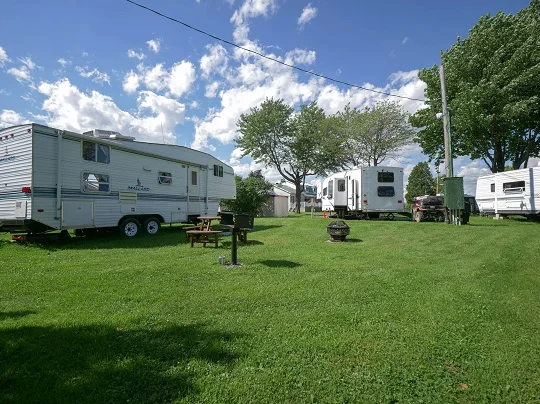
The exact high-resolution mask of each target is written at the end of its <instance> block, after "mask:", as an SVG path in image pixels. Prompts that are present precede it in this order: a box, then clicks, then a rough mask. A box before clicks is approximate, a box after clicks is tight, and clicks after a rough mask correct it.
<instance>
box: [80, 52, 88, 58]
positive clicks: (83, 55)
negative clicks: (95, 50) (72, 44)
mask: <svg viewBox="0 0 540 404" xmlns="http://www.w3.org/2000/svg"><path fill="white" fill-rule="evenodd" d="M81 56H82V57H83V58H85V57H88V56H89V54H88V52H83V53H81Z"/></svg>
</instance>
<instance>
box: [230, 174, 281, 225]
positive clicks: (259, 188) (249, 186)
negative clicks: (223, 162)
mask: <svg viewBox="0 0 540 404" xmlns="http://www.w3.org/2000/svg"><path fill="white" fill-rule="evenodd" d="M235 181H236V199H226V200H223V201H222V202H221V207H222V210H223V211H231V212H236V213H251V214H252V215H257V214H258V213H259V212H260V211H261V209H262V208H263V206H264V204H265V203H266V202H267V201H268V199H269V198H270V196H271V195H272V184H270V183H269V182H268V181H267V180H266V179H265V178H264V177H263V176H261V175H260V172H259V173H258V174H257V173H250V175H249V177H247V178H242V177H240V176H238V175H237V176H236V177H235Z"/></svg>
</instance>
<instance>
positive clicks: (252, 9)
mask: <svg viewBox="0 0 540 404" xmlns="http://www.w3.org/2000/svg"><path fill="white" fill-rule="evenodd" d="M277 8H278V7H277V1H276V0H245V1H244V3H243V4H242V6H240V8H239V9H238V10H236V11H235V12H234V14H233V16H232V17H231V22H232V23H234V25H235V30H234V33H233V37H234V40H235V41H236V42H243V43H245V42H246V41H247V38H248V34H249V25H248V20H249V19H250V18H255V17H258V16H261V15H262V16H264V17H268V16H269V15H270V14H273V13H274V12H275V11H276V10H277Z"/></svg>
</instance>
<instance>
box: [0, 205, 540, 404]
mask: <svg viewBox="0 0 540 404" xmlns="http://www.w3.org/2000/svg"><path fill="white" fill-rule="evenodd" d="M329 222H330V220H328V219H322V218H321V217H317V218H314V219H311V218H310V217H309V216H307V215H306V216H304V215H302V216H291V217H289V218H279V219H278V218H276V219H259V218H257V219H255V231H253V232H252V233H250V234H249V242H248V244H247V245H243V246H240V247H239V251H238V259H239V261H240V262H241V263H243V264H244V266H243V267H234V268H231V267H226V266H222V265H219V264H218V256H219V255H226V256H227V258H228V259H230V258H231V255H230V236H226V237H222V238H221V241H222V242H221V243H220V246H221V247H220V248H218V249H214V248H213V247H210V246H208V247H207V248H202V246H201V245H200V244H199V245H196V247H194V248H190V247H189V245H188V244H186V243H185V236H184V233H183V231H181V230H180V228H179V227H176V226H173V227H164V228H163V229H162V232H161V233H160V234H158V235H156V236H154V237H143V236H141V237H137V238H135V239H132V240H126V239H121V238H119V237H117V236H103V237H100V238H90V239H86V238H80V239H74V240H72V241H71V242H70V243H69V244H67V245H60V244H55V243H53V244H44V245H32V244H12V243H10V242H9V240H10V236H9V235H3V236H0V402H2V403H9V402H17V403H22V402H40V403H42V402H55V403H58V402H69V403H75V402H77V403H80V402H111V403H117V402H128V401H129V402H140V403H151V402H152V403H153V402H172V401H177V402H253V403H258V402H290V403H297V402H331V403H334V402H415V403H416V402H439V403H448V402H471V403H473V402H474V403H476V402H539V401H540V252H539V251H540V248H539V247H540V242H539V236H540V223H534V222H528V221H524V220H504V221H494V220H492V219H487V218H473V219H472V223H471V225H469V226H460V227H458V226H451V225H444V224H438V223H413V222H409V221H394V222H389V221H348V224H349V225H350V226H351V234H350V236H349V238H350V241H349V242H347V243H328V242H326V241H327V239H328V236H327V234H326V225H327V224H328V223H329Z"/></svg>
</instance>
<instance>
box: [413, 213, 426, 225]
mask: <svg viewBox="0 0 540 404" xmlns="http://www.w3.org/2000/svg"><path fill="white" fill-rule="evenodd" d="M423 216H424V215H423V214H422V212H420V211H419V210H417V211H416V212H415V213H414V220H416V222H417V223H420V222H421V221H422V219H423Z"/></svg>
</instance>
